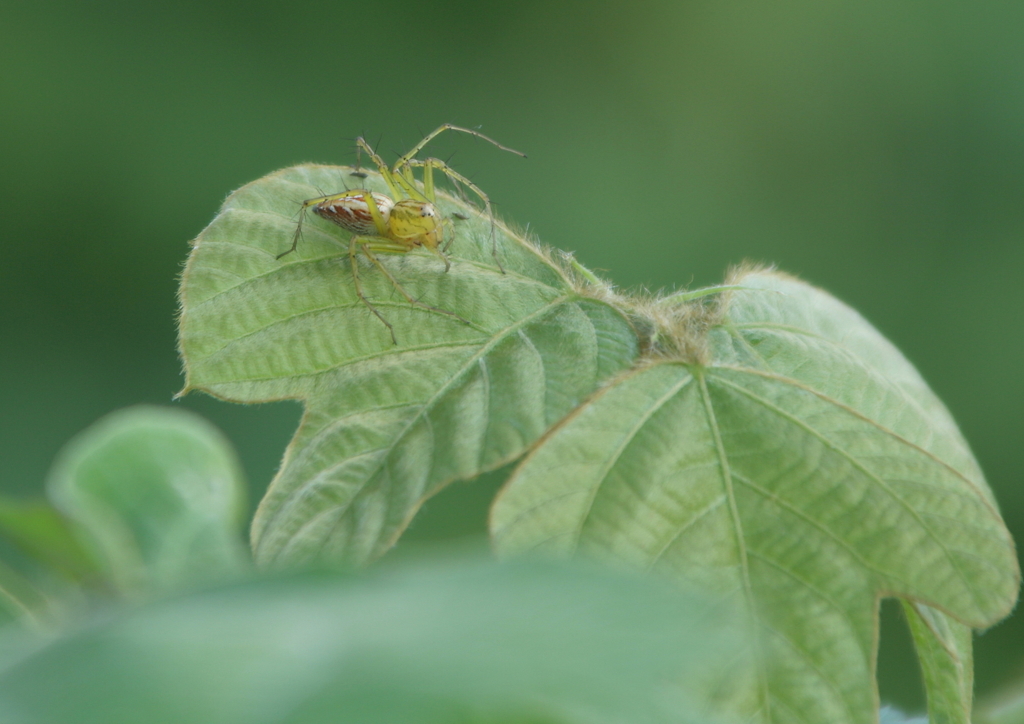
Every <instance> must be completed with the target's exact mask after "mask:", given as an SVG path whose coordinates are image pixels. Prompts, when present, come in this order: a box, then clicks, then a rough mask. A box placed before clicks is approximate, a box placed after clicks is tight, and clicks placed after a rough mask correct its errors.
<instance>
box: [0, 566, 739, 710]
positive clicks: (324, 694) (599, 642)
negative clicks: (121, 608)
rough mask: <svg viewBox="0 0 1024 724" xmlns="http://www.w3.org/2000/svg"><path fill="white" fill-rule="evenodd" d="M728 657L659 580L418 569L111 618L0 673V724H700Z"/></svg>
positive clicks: (691, 601) (705, 625)
mask: <svg viewBox="0 0 1024 724" xmlns="http://www.w3.org/2000/svg"><path fill="white" fill-rule="evenodd" d="M735 652H736V634H735V632H734V631H732V630H731V629H730V620H729V619H728V617H727V616H726V615H725V613H724V611H723V609H721V608H719V607H715V606H712V605H710V603H709V601H708V600H706V599H703V598H701V597H696V596H693V595H683V594H682V593H681V592H680V591H678V590H676V589H675V588H673V587H669V586H667V585H662V584H659V583H658V582H656V581H652V580H649V579H647V580H645V579H640V578H637V577H632V576H624V575H621V574H613V573H611V572H599V571H596V570H586V569H572V568H564V567H561V566H558V567H555V566H549V565H533V564H531V565H524V564H516V565H496V564H493V563H489V564H486V565H485V564H480V563H476V562H466V561H463V562H461V563H458V562H456V563H451V562H447V563H437V562H436V561H435V562H433V563H427V562H419V563H417V564H416V565H415V566H414V567H409V566H407V567H405V568H398V569H391V570H385V571H379V572H377V573H376V575H374V576H373V577H370V578H345V577H341V576H338V575H327V574H322V575H318V574H304V575H301V576H293V577H288V578H281V579H276V580H273V579H272V580H261V581H254V582H250V583H245V584H240V585H233V586H229V587H225V588H221V589H217V590H211V591H206V592H201V593H193V594H190V595H188V596H186V597H182V598H178V599H174V600H162V601H160V602H158V603H155V604H150V605H147V606H146V607H144V608H141V609H139V610H137V611H135V612H132V613H127V614H124V615H121V616H119V617H114V618H112V619H108V620H104V621H102V622H99V623H97V624H96V625H94V626H92V627H90V628H87V629H85V630H82V631H80V632H78V633H75V634H72V635H69V636H66V637H65V638H62V639H59V640H57V641H53V642H51V643H48V644H42V645H40V647H39V648H38V649H37V650H36V651H34V652H33V653H31V654H28V655H26V656H24V657H23V658H22V659H20V660H18V661H16V662H12V663H10V664H8V665H7V666H6V667H4V668H3V669H0V719H2V720H3V721H4V722H8V723H9V724H21V723H27V722H43V721H46V722H58V721H64V722H70V721H74V722H79V723H80V724H92V723H93V722H95V723H96V724H101V723H102V724H120V723H122V722H123V723H124V724H128V723H131V724H138V723H139V722H146V724H164V723H166V724H171V723H179V722H180V723H182V724H184V723H189V724H191V723H193V722H204V723H216V724H232V723H235V722H237V723H238V724H285V723H288V724H300V723H302V724H320V723H323V724H328V723H330V724H334V723H335V722H345V724H360V723H361V722H365V723H366V724H381V723H384V722H386V723H387V724H421V723H422V724H442V723H452V724H455V723H459V724H468V723H470V722H477V723H483V722H489V723H491V724H497V723H498V722H503V723H505V724H512V723H513V722H521V723H524V724H525V723H527V722H532V723H533V724H542V723H545V724H555V723H558V722H563V723H569V722H573V723H576V722H578V723H583V722H595V723H596V722H602V723H609V724H610V723H611V722H619V723H621V724H642V723H643V722H673V723H681V722H691V721H692V722H708V721H710V719H709V718H708V717H707V716H706V714H705V713H703V712H701V711H699V710H697V711H694V710H693V709H691V708H689V706H688V705H687V701H686V698H685V695H684V694H683V692H682V690H681V688H680V685H682V684H684V683H685V682H686V681H688V680H691V679H700V678H701V677H702V676H703V670H704V668H705V667H706V666H708V665H711V664H714V665H715V666H716V667H719V668H720V666H721V662H722V661H723V659H724V660H728V659H729V658H730V657H732V656H735ZM715 721H718V720H715Z"/></svg>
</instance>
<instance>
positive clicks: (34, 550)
mask: <svg viewBox="0 0 1024 724" xmlns="http://www.w3.org/2000/svg"><path fill="white" fill-rule="evenodd" d="M0 536H2V537H3V538H5V539H6V540H8V541H10V542H11V543H12V544H13V545H14V546H16V547H17V548H18V549H19V550H20V551H21V552H22V553H23V554H24V555H25V556H27V557H28V558H30V559H32V560H33V561H35V562H37V563H39V564H40V565H41V566H45V567H46V568H48V569H49V570H51V571H53V572H55V573H59V574H60V575H62V576H64V577H65V578H67V579H68V580H70V581H75V582H84V581H88V580H89V579H91V578H95V577H96V575H97V570H96V563H95V561H93V560H92V558H91V557H90V556H89V553H88V552H87V551H86V550H85V549H83V548H82V544H81V541H79V540H78V538H77V537H76V536H75V533H74V531H73V530H72V528H71V526H70V525H69V524H68V521H67V519H65V518H64V516H62V515H61V514H60V513H58V512H57V511H56V510H54V508H53V506H52V505H51V504H50V503H49V502H48V501H46V500H16V499H13V498H9V497H0Z"/></svg>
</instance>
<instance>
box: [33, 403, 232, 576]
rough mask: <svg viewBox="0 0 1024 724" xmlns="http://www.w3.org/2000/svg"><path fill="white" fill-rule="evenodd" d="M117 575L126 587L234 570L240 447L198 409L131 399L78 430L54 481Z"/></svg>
mask: <svg viewBox="0 0 1024 724" xmlns="http://www.w3.org/2000/svg"><path fill="white" fill-rule="evenodd" d="M48 492H49V494H50V497H51V498H52V499H53V502H54V504H55V505H56V506H57V508H58V509H60V510H61V511H62V512H63V513H64V514H65V515H66V516H67V517H68V518H69V519H71V520H72V521H73V522H74V523H75V524H76V526H77V528H78V530H79V532H80V534H81V535H82V537H83V539H84V540H85V542H86V543H87V545H88V546H89V547H90V549H91V550H92V551H94V552H95V556H96V558H97V559H98V560H99V561H100V562H101V565H102V567H103V569H104V571H105V572H106V573H107V575H108V576H109V577H110V579H111V580H112V581H113V583H114V584H115V585H116V586H117V588H118V589H120V590H121V591H122V592H124V593H127V594H135V593H143V592H147V591H161V590H171V589H175V588H178V587H180V586H183V585H187V584H191V583H195V582H197V581H202V580H209V579H214V578H218V577H222V576H224V575H233V574H237V573H238V572H239V571H240V570H243V569H244V567H245V560H246V557H247V556H246V554H245V551H244V549H243V548H242V545H241V540H240V537H239V529H240V527H241V524H242V521H243V517H244V514H245V487H244V484H243V482H242V477H241V471H240V469H239V467H238V462H237V460H236V459H235V455H234V452H233V451H232V449H231V447H230V445H229V444H228V442H227V441H226V440H224V438H223V437H222V436H221V434H220V433H219V432H218V431H217V430H216V429H215V428H214V427H213V426H211V425H210V424H209V423H207V422H206V421H205V420H203V419H202V418H200V417H198V416H196V415H193V414H192V413H188V412H184V411H182V410H170V409H165V408H158V407H145V406H143V407H133V408H128V409H126V410H121V411H118V412H115V413H113V414H111V415H108V416H107V417H105V418H104V419H102V420H100V421H99V422H97V423H96V424H94V425H93V426H92V427H90V428H89V429H88V430H86V431H85V432H83V433H81V434H80V435H79V436H78V437H76V438H75V439H74V440H72V441H71V442H70V443H69V444H68V445H67V447H66V448H65V449H64V451H63V452H62V453H61V455H60V457H59V458H58V461H57V463H56V464H55V466H54V470H53V472H52V473H51V476H50V480H49V482H48Z"/></svg>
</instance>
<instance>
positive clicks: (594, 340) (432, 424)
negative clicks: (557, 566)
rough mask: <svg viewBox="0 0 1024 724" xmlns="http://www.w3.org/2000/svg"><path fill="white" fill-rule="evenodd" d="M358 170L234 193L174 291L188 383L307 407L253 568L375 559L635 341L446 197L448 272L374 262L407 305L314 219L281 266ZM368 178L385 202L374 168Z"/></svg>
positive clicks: (573, 286)
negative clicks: (310, 207)
mask: <svg viewBox="0 0 1024 724" xmlns="http://www.w3.org/2000/svg"><path fill="white" fill-rule="evenodd" d="M349 171H351V169H345V168H336V167H327V166H299V167H295V168H290V169H285V170H283V171H280V172H277V173H275V174H272V175H270V176H267V177H265V178H263V179H260V180H259V181H256V182H254V183H252V184H249V185H248V186H245V187H243V188H242V189H240V190H238V191H237V192H235V193H234V194H232V195H231V196H230V197H229V198H228V200H227V201H226V202H225V204H224V207H223V208H222V209H221V211H220V213H219V214H218V216H217V218H216V219H214V221H213V222H212V223H211V224H210V226H209V227H208V228H207V229H206V230H205V231H203V233H202V234H201V235H200V236H199V238H198V239H196V241H195V244H194V248H193V251H192V255H191V257H190V258H189V262H188V267H187V269H186V272H185V276H184V279H183V281H182V287H181V301H182V315H181V326H180V344H181V353H182V357H183V358H184V360H185V369H186V375H187V383H186V390H189V389H201V390H204V391H206V392H209V393H211V394H213V395H216V396H218V397H222V398H224V399H229V400H235V401H241V402H259V401H266V400H279V399H286V398H288V399H300V400H302V401H303V402H304V403H305V415H304V417H303V420H302V424H301V425H300V427H299V430H298V432H297V433H296V436H295V438H294V439H293V440H292V442H291V444H290V445H289V447H288V449H287V451H286V453H285V457H284V461H283V463H282V466H281V470H280V471H279V472H278V474H277V476H276V477H275V479H274V480H273V482H272V483H271V485H270V488H269V490H268V492H267V495H266V497H265V498H264V499H263V501H262V503H261V504H260V507H259V510H258V511H257V514H256V518H255V520H254V522H253V529H252V538H253V544H254V550H255V555H256V559H257V561H258V562H259V563H261V564H264V565H271V564H288V563H298V562H303V561H309V560H312V559H329V560H343V561H349V562H356V563H363V562H367V561H370V560H373V559H374V558H376V557H378V556H380V555H381V554H383V553H384V552H385V551H386V550H387V549H388V548H389V547H390V546H391V545H392V544H393V543H394V541H395V540H396V539H397V537H398V536H399V535H400V534H401V533H402V531H403V530H404V529H405V527H406V526H407V525H408V523H409V521H410V520H411V518H412V516H413V515H415V513H416V511H417V510H418V508H419V506H420V505H421V504H422V503H423V501H424V500H425V499H426V498H428V497H430V496H431V495H433V494H434V493H436V492H437V491H438V490H440V489H441V488H442V487H443V486H445V485H446V484H448V483H450V482H451V481H454V480H457V479H468V478H472V477H474V476H476V475H478V474H479V473H481V472H483V471H486V470H490V469H493V468H496V467H498V466H500V465H502V464H504V463H507V462H508V461H510V460H513V459H515V458H516V457H517V456H519V455H520V454H521V453H522V452H523V451H524V450H525V449H526V448H527V447H528V446H529V445H531V444H532V443H533V442H534V441H535V440H536V439H537V438H538V437H539V436H540V435H541V434H543V433H544V431H545V430H546V429H547V428H548V427H549V426H550V425H552V424H553V423H554V422H556V421H557V420H558V419H559V418H561V417H562V416H563V415H565V414H566V413H567V412H569V411H570V410H571V409H572V408H573V407H575V406H576V405H577V404H578V403H579V402H580V401H581V400H582V399H583V398H584V397H585V396H586V395H588V394H589V393H590V392H592V391H593V390H594V389H595V388H596V386H597V385H598V384H599V383H600V382H601V381H602V380H603V379H605V378H607V377H608V376H610V375H612V374H613V373H615V372H616V371H618V370H620V369H622V368H624V367H626V366H628V365H629V364H630V363H631V362H632V360H633V359H634V357H635V356H636V354H637V338H636V333H635V332H634V331H633V329H632V327H631V326H630V324H629V323H628V322H627V320H626V319H625V318H624V316H623V315H622V314H621V313H620V312H618V311H616V310H615V309H614V308H613V307H611V306H610V305H609V304H607V303H606V302H604V301H601V300H600V299H598V298H591V296H589V295H593V296H595V297H600V296H602V295H603V296H607V295H608V291H607V290H606V289H604V288H603V287H601V285H600V284H597V285H594V284H590V285H589V286H583V285H584V284H585V282H577V281H576V280H575V278H574V277H573V275H572V274H571V273H570V271H568V269H570V268H571V265H568V264H566V265H563V264H561V263H556V262H555V261H553V260H552V258H551V257H549V256H548V255H547V254H546V253H543V252H541V251H540V250H538V249H537V248H536V247H535V246H533V245H532V244H529V243H527V242H526V241H525V240H524V239H523V238H522V237H520V236H517V235H515V234H513V233H512V232H511V231H509V230H508V229H507V228H505V227H504V226H503V225H500V224H499V225H498V228H497V240H498V244H499V249H500V258H501V262H502V265H503V266H504V268H505V271H506V272H507V273H505V274H502V273H501V272H500V271H499V270H498V268H497V267H496V266H495V264H494V260H493V258H492V257H491V240H490V229H491V227H490V223H489V222H488V219H487V218H486V217H484V216H483V215H482V214H480V213H479V212H477V211H476V210H475V209H473V208H472V207H470V206H468V205H466V204H464V203H462V202H459V201H456V200H453V199H451V198H447V197H440V198H439V199H438V206H439V208H440V209H441V211H442V213H443V214H444V216H445V217H446V218H455V214H459V215H461V216H465V217H468V219H467V220H465V221H456V222H455V233H456V237H455V242H454V246H453V247H452V249H451V252H450V253H451V258H452V268H451V270H450V271H449V272H448V273H445V272H444V266H443V264H442V263H441V262H440V260H439V259H437V258H436V257H433V256H431V255H429V254H427V253H426V252H419V251H417V252H412V253H409V254H405V255H392V256H386V255H381V261H382V263H383V264H385V265H386V267H387V268H388V269H389V270H390V271H391V273H392V274H393V275H394V276H395V278H396V279H398V280H399V281H400V282H401V284H402V285H403V286H404V287H405V288H406V289H408V290H409V292H410V293H411V294H412V295H413V296H414V297H415V298H416V299H419V300H421V301H423V302H424V303H426V304H429V305H431V306H433V307H437V308H440V309H444V310H447V311H450V312H453V313H456V314H458V315H461V316H462V317H463V318H465V319H466V320H468V321H469V324H464V323H462V322H460V321H458V320H457V319H454V318H452V317H450V316H447V315H444V314H440V313H438V312H436V311H431V310H429V309H424V308H422V307H415V306H412V305H410V304H408V303H407V302H406V301H405V300H404V299H403V298H402V297H401V296H400V295H398V294H397V293H396V292H395V290H394V288H393V287H392V285H391V283H390V282H389V281H388V280H387V279H386V278H385V277H384V276H383V275H382V274H381V273H380V272H379V270H377V269H376V268H374V267H373V266H372V264H370V263H368V262H367V261H366V260H364V259H362V258H361V257H359V259H360V262H359V263H360V264H361V272H360V277H361V278H362V279H363V282H364V291H365V292H366V294H367V296H368V297H369V298H370V299H371V300H372V302H373V304H374V305H376V306H377V307H378V308H379V309H380V310H381V312H382V313H383V314H385V315H386V316H387V318H388V319H389V321H390V322H391V323H392V324H393V325H394V328H395V333H396V336H397V340H398V344H397V345H396V344H393V343H392V340H391V337H390V335H389V333H388V330H387V329H386V328H385V327H384V325H383V324H381V322H380V320H378V319H377V318H376V317H375V316H374V315H373V314H372V313H371V312H370V311H369V309H368V308H367V307H366V306H365V305H364V304H363V303H362V302H361V301H360V300H359V298H358V297H357V296H356V293H355V289H354V287H353V283H352V273H351V269H350V266H349V256H348V246H349V244H348V241H349V234H348V233H347V232H345V231H343V230H342V229H341V228H340V227H338V226H335V225H332V224H329V223H328V222H326V221H324V220H322V219H319V218H313V217H312V216H311V217H310V218H307V219H306V222H305V224H304V226H303V236H302V238H301V240H300V241H299V244H298V249H297V251H296V252H295V253H293V254H290V255H288V256H286V257H284V258H282V259H280V260H279V259H277V258H276V257H277V255H278V254H280V253H281V252H283V251H285V250H287V249H288V247H289V246H290V244H291V240H292V236H293V233H294V231H295V224H296V214H297V211H298V209H299V205H300V204H301V202H302V201H303V200H304V199H306V198H311V197H316V196H319V195H320V193H321V189H324V190H327V191H335V190H339V189H342V188H344V187H345V184H351V182H352V179H351V177H350V176H349V175H348V172H349ZM360 184H362V185H363V186H366V187H369V188H372V189H374V190H379V191H386V187H385V186H384V185H383V183H382V181H381V179H380V177H379V176H377V175H376V174H371V175H370V176H369V178H367V179H366V180H365V181H360Z"/></svg>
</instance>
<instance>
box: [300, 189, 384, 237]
mask: <svg viewBox="0 0 1024 724" xmlns="http://www.w3.org/2000/svg"><path fill="white" fill-rule="evenodd" d="M368 195H369V196H373V203H374V204H376V206H377V211H379V212H380V216H381V221H383V222H384V224H385V225H387V224H388V222H389V219H390V218H391V211H392V209H393V208H394V206H395V202H394V201H393V200H392V199H391V197H390V196H387V195H385V194H381V193H378V192H376V191H367V190H364V189H356V190H355V191H349V192H348V193H345V194H341V195H339V196H334V197H331V198H329V199H328V200H325V201H323V202H321V203H319V204H317V205H315V206H314V207H313V212H314V213H315V214H316V215H317V216H319V217H321V218H324V219H327V220H328V221H331V222H333V223H335V224H337V225H338V226H340V227H342V228H343V229H347V230H348V231H351V232H352V233H353V234H358V235H360V236H376V235H378V234H379V233H380V232H379V231H378V230H377V225H376V224H375V223H374V221H373V212H372V211H370V205H369V203H368V202H367V200H366V197H367V196H368Z"/></svg>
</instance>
